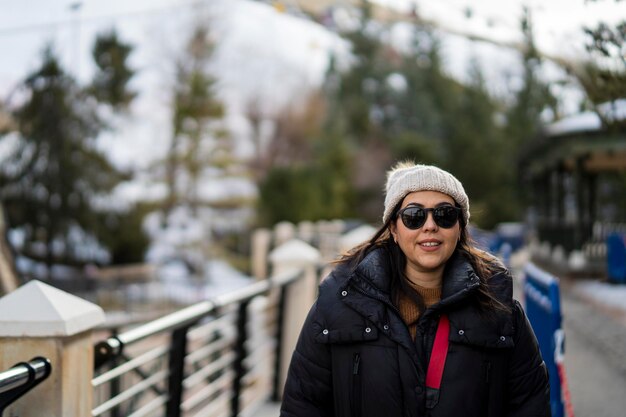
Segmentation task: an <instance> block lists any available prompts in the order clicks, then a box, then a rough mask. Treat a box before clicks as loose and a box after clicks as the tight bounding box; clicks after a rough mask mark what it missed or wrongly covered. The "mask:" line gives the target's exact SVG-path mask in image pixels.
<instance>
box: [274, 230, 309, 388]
mask: <svg viewBox="0 0 626 417" xmlns="http://www.w3.org/2000/svg"><path fill="white" fill-rule="evenodd" d="M270 261H271V263H272V267H273V268H272V269H273V272H272V273H273V275H277V274H281V273H285V272H287V271H289V270H294V269H301V270H303V272H304V278H303V279H300V280H298V281H296V282H294V283H292V284H290V285H289V286H288V288H287V289H286V293H285V297H284V302H285V305H284V309H283V313H282V317H281V318H280V319H279V326H282V330H281V335H282V339H281V340H279V343H280V344H281V348H280V352H281V357H280V366H279V369H278V370H277V373H278V374H279V378H280V379H279V381H280V383H279V386H278V388H277V391H278V392H282V387H283V386H284V384H285V380H286V379H287V368H288V366H289V362H290V361H291V355H292V354H293V351H294V349H295V347H296V342H297V341H298V336H299V334H300V329H301V328H302V324H303V323H304V320H305V319H306V316H307V313H308V312H309V309H310V308H311V306H312V305H313V302H314V301H315V298H316V297H317V282H318V279H317V269H318V264H319V262H320V252H319V251H318V250H317V249H315V248H314V247H312V246H311V245H309V244H307V243H305V242H303V241H301V240H297V239H292V240H290V241H288V242H285V243H284V244H282V245H281V246H279V247H277V248H276V249H274V250H273V251H272V253H271V254H270Z"/></svg>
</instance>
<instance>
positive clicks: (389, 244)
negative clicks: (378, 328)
mask: <svg viewBox="0 0 626 417" xmlns="http://www.w3.org/2000/svg"><path fill="white" fill-rule="evenodd" d="M401 206H402V200H401V201H400V202H399V203H398V204H397V205H396V207H395V208H394V210H393V211H392V214H391V216H389V218H388V219H387V221H386V222H385V223H384V224H383V225H382V226H381V227H380V228H379V229H378V230H377V231H376V233H375V234H374V236H373V237H372V238H371V239H370V240H369V241H367V242H365V243H362V244H361V245H359V246H356V247H355V248H353V249H351V250H350V251H349V252H347V253H346V254H344V255H342V256H341V258H340V259H339V260H338V261H337V262H338V263H342V264H343V263H346V264H348V265H352V266H353V267H356V265H358V264H359V262H360V261H361V260H362V259H363V258H365V256H366V255H367V254H368V253H370V252H371V251H372V250H374V249H376V248H381V247H382V248H386V250H387V251H388V253H389V257H390V265H391V297H392V301H393V303H394V304H395V305H398V303H399V298H400V295H401V293H404V294H406V295H407V296H408V297H410V298H411V299H412V300H413V301H414V302H415V303H416V304H417V306H418V308H419V310H420V312H423V311H424V310H425V304H424V300H423V298H422V297H421V296H420V295H419V294H418V293H417V292H416V291H414V290H413V289H412V288H411V287H410V286H409V284H408V282H407V281H408V278H407V277H406V274H405V272H404V271H405V267H406V256H405V255H404V253H403V252H402V250H401V249H400V246H398V244H397V243H395V242H394V239H393V236H392V235H391V224H392V223H393V222H394V221H396V219H397V217H398V211H399V210H400V207H401ZM457 206H458V205H457ZM459 224H460V227H461V234H460V238H459V241H458V242H457V246H456V249H455V250H454V253H453V255H452V256H454V255H455V254H460V255H462V256H464V257H465V258H466V259H467V260H468V261H469V262H470V264H471V265H472V267H473V268H474V271H475V272H476V275H477V276H478V278H479V279H480V285H479V288H478V301H479V303H480V306H481V307H482V308H483V310H485V311H487V312H488V311H495V310H499V311H510V307H509V306H507V305H506V304H503V303H502V302H501V301H500V300H498V299H497V298H496V297H495V295H494V294H493V292H492V290H491V289H490V286H489V285H488V281H489V278H491V277H492V276H493V275H494V274H496V273H498V272H502V271H503V270H504V269H505V268H504V266H503V265H502V263H500V262H499V261H498V260H497V259H496V258H495V257H494V256H493V255H491V254H489V253H487V252H485V251H483V250H481V249H479V248H478V247H477V245H476V242H475V241H474V240H473V239H472V237H471V236H470V234H469V231H468V230H467V222H466V220H465V219H464V218H463V216H461V217H460V218H459ZM444 276H445V272H444Z"/></svg>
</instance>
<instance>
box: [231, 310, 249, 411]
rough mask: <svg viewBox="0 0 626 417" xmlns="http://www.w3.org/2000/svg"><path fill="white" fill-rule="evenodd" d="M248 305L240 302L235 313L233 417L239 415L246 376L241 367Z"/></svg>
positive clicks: (244, 357)
mask: <svg viewBox="0 0 626 417" xmlns="http://www.w3.org/2000/svg"><path fill="white" fill-rule="evenodd" d="M249 304H250V300H245V301H242V302H241V304H239V311H238V313H237V341H236V344H235V355H236V358H235V362H234V368H235V379H234V380H233V398H232V401H231V415H232V416H233V417H237V416H238V415H239V412H240V411H241V410H240V407H241V403H240V399H241V392H242V384H241V381H242V380H243V377H244V375H245V374H246V369H245V367H244V365H243V361H244V360H245V359H246V355H247V352H246V346H245V343H246V339H247V338H248V335H247V329H246V323H247V322H248V305H249Z"/></svg>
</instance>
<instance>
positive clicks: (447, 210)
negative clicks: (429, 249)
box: [398, 206, 461, 230]
mask: <svg viewBox="0 0 626 417" xmlns="http://www.w3.org/2000/svg"><path fill="white" fill-rule="evenodd" d="M428 212H432V213H433V220H434V221H435V223H436V224H437V226H439V227H443V228H444V229H449V228H451V227H453V226H454V225H455V224H456V222H457V221H458V220H459V215H460V214H461V209H460V208H459V207H454V206H440V207H435V208H423V207H417V206H408V207H405V208H403V209H402V210H400V211H398V217H400V218H401V219H402V223H403V224H404V225H405V226H406V227H407V228H408V229H412V230H415V229H419V228H420V227H422V226H424V223H426V218H428Z"/></svg>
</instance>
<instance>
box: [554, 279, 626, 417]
mask: <svg viewBox="0 0 626 417" xmlns="http://www.w3.org/2000/svg"><path fill="white" fill-rule="evenodd" d="M562 287H563V289H562V292H561V304H562V310H563V328H564V330H565V369H566V372H567V377H568V379H569V386H570V391H571V396H572V403H573V406H574V413H575V415H576V417H624V416H626V326H625V325H624V324H623V323H624V321H623V318H626V314H623V316H622V317H618V316H616V315H615V312H609V311H606V310H605V309H603V308H602V307H601V306H598V305H594V304H592V303H590V302H588V301H586V300H584V299H581V298H580V297H579V296H578V295H577V294H576V293H574V292H570V291H569V288H568V285H567V284H566V285H563V286H562Z"/></svg>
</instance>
